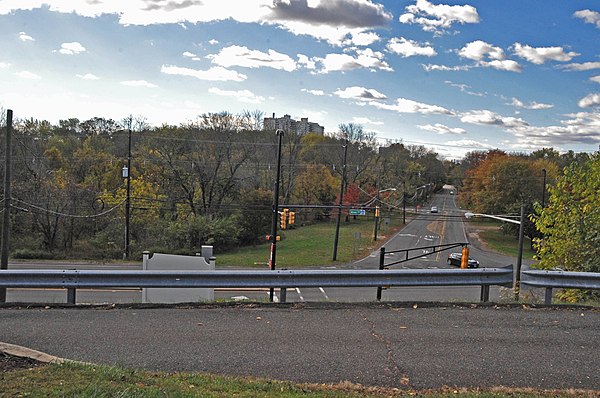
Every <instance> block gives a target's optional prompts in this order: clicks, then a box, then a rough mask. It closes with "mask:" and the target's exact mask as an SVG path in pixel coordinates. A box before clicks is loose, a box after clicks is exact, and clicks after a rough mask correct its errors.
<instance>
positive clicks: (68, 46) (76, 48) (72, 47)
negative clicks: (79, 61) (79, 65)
mask: <svg viewBox="0 0 600 398" xmlns="http://www.w3.org/2000/svg"><path fill="white" fill-rule="evenodd" d="M85 51H86V49H85V47H84V46H82V45H81V43H79V42H76V41H74V42H71V43H63V44H61V45H60V50H58V52H59V53H61V54H64V55H77V54H81V53H82V52H85Z"/></svg>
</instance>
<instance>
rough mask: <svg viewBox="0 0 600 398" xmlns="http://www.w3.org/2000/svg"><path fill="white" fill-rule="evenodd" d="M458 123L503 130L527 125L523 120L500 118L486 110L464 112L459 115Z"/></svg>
mask: <svg viewBox="0 0 600 398" xmlns="http://www.w3.org/2000/svg"><path fill="white" fill-rule="evenodd" d="M460 121H461V122H463V123H470V124H479V125H486V126H487V125H489V126H499V127H504V128H515V127H523V126H527V125H528V123H527V122H526V121H524V120H523V119H520V118H514V117H506V116H501V115H499V114H497V113H495V112H492V111H488V110H476V111H470V112H465V113H463V114H462V115H461V117H460Z"/></svg>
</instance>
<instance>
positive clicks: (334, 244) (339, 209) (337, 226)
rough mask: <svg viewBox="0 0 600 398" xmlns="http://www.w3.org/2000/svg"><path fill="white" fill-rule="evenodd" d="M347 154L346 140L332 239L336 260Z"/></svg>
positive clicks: (334, 259) (335, 258)
mask: <svg viewBox="0 0 600 398" xmlns="http://www.w3.org/2000/svg"><path fill="white" fill-rule="evenodd" d="M347 156H348V140H346V145H344V164H343V166H342V183H341V187H340V202H339V205H338V214H337V223H336V224H335V238H334V239H333V261H336V260H337V249H338V240H339V237H340V221H341V218H342V204H343V203H344V202H343V201H344V185H345V183H346V158H347Z"/></svg>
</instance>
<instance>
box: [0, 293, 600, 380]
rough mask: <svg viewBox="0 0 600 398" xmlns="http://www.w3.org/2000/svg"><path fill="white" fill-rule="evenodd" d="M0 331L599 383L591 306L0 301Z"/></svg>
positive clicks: (226, 370) (379, 369) (172, 349)
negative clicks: (98, 305) (47, 305)
mask: <svg viewBox="0 0 600 398" xmlns="http://www.w3.org/2000/svg"><path fill="white" fill-rule="evenodd" d="M0 341H3V342H5V343H11V344H17V345H23V346H26V347H29V348H33V349H36V350H40V351H43V352H46V353H49V354H51V355H56V356H59V357H65V358H70V359H76V360H82V361H90V362H96V363H107V364H122V365H126V366H133V367H141V368H145V369H150V370H165V371H201V372H213V373H219V374H228V375H249V376H259V377H269V378H275V379H281V380H292V381H298V382H318V383H336V382H340V381H345V380H347V381H351V382H354V383H360V384H364V385H383V386H394V387H410V388H439V387H441V386H444V385H447V386H459V387H489V386H499V385H503V386H515V387H516V386H518V387H536V388H585V389H596V390H600V373H599V372H598V369H600V346H599V345H598V342H599V341H600V310H597V309H596V310H589V309H564V308H563V309H556V308H555V309H552V308H550V309H524V308H522V307H515V308H509V307H494V306H490V307H477V308H472V307H458V306H432V307H424V305H423V304H419V307H418V308H413V306H412V305H405V306H399V305H395V304H352V305H351V304H331V303H322V304H295V305H294V304H289V305H279V306H276V305H262V306H261V305H253V306H227V305H224V306H212V307H195V308H146V309H143V308H118V307H117V308H110V307H106V308H102V309H94V308H65V309H61V308H54V309H44V308H37V309H10V308H0Z"/></svg>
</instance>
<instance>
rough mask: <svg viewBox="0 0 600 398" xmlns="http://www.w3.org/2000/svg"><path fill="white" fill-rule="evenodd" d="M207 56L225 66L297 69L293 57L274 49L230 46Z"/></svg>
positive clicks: (215, 62) (213, 61)
mask: <svg viewBox="0 0 600 398" xmlns="http://www.w3.org/2000/svg"><path fill="white" fill-rule="evenodd" d="M207 58H208V59H210V60H211V61H212V63H214V64H217V65H219V66H223V67H225V68H229V67H231V66H242V67H245V68H260V67H268V68H273V69H280V70H285V71H287V72H291V71H294V70H295V69H296V62H295V61H294V60H293V59H292V58H290V57H289V56H288V55H285V54H281V53H278V52H277V51H274V50H269V52H268V53H264V52H261V51H257V50H249V49H248V48H247V47H241V46H229V47H225V48H223V49H221V51H220V52H219V53H218V54H211V55H208V56H207Z"/></svg>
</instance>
